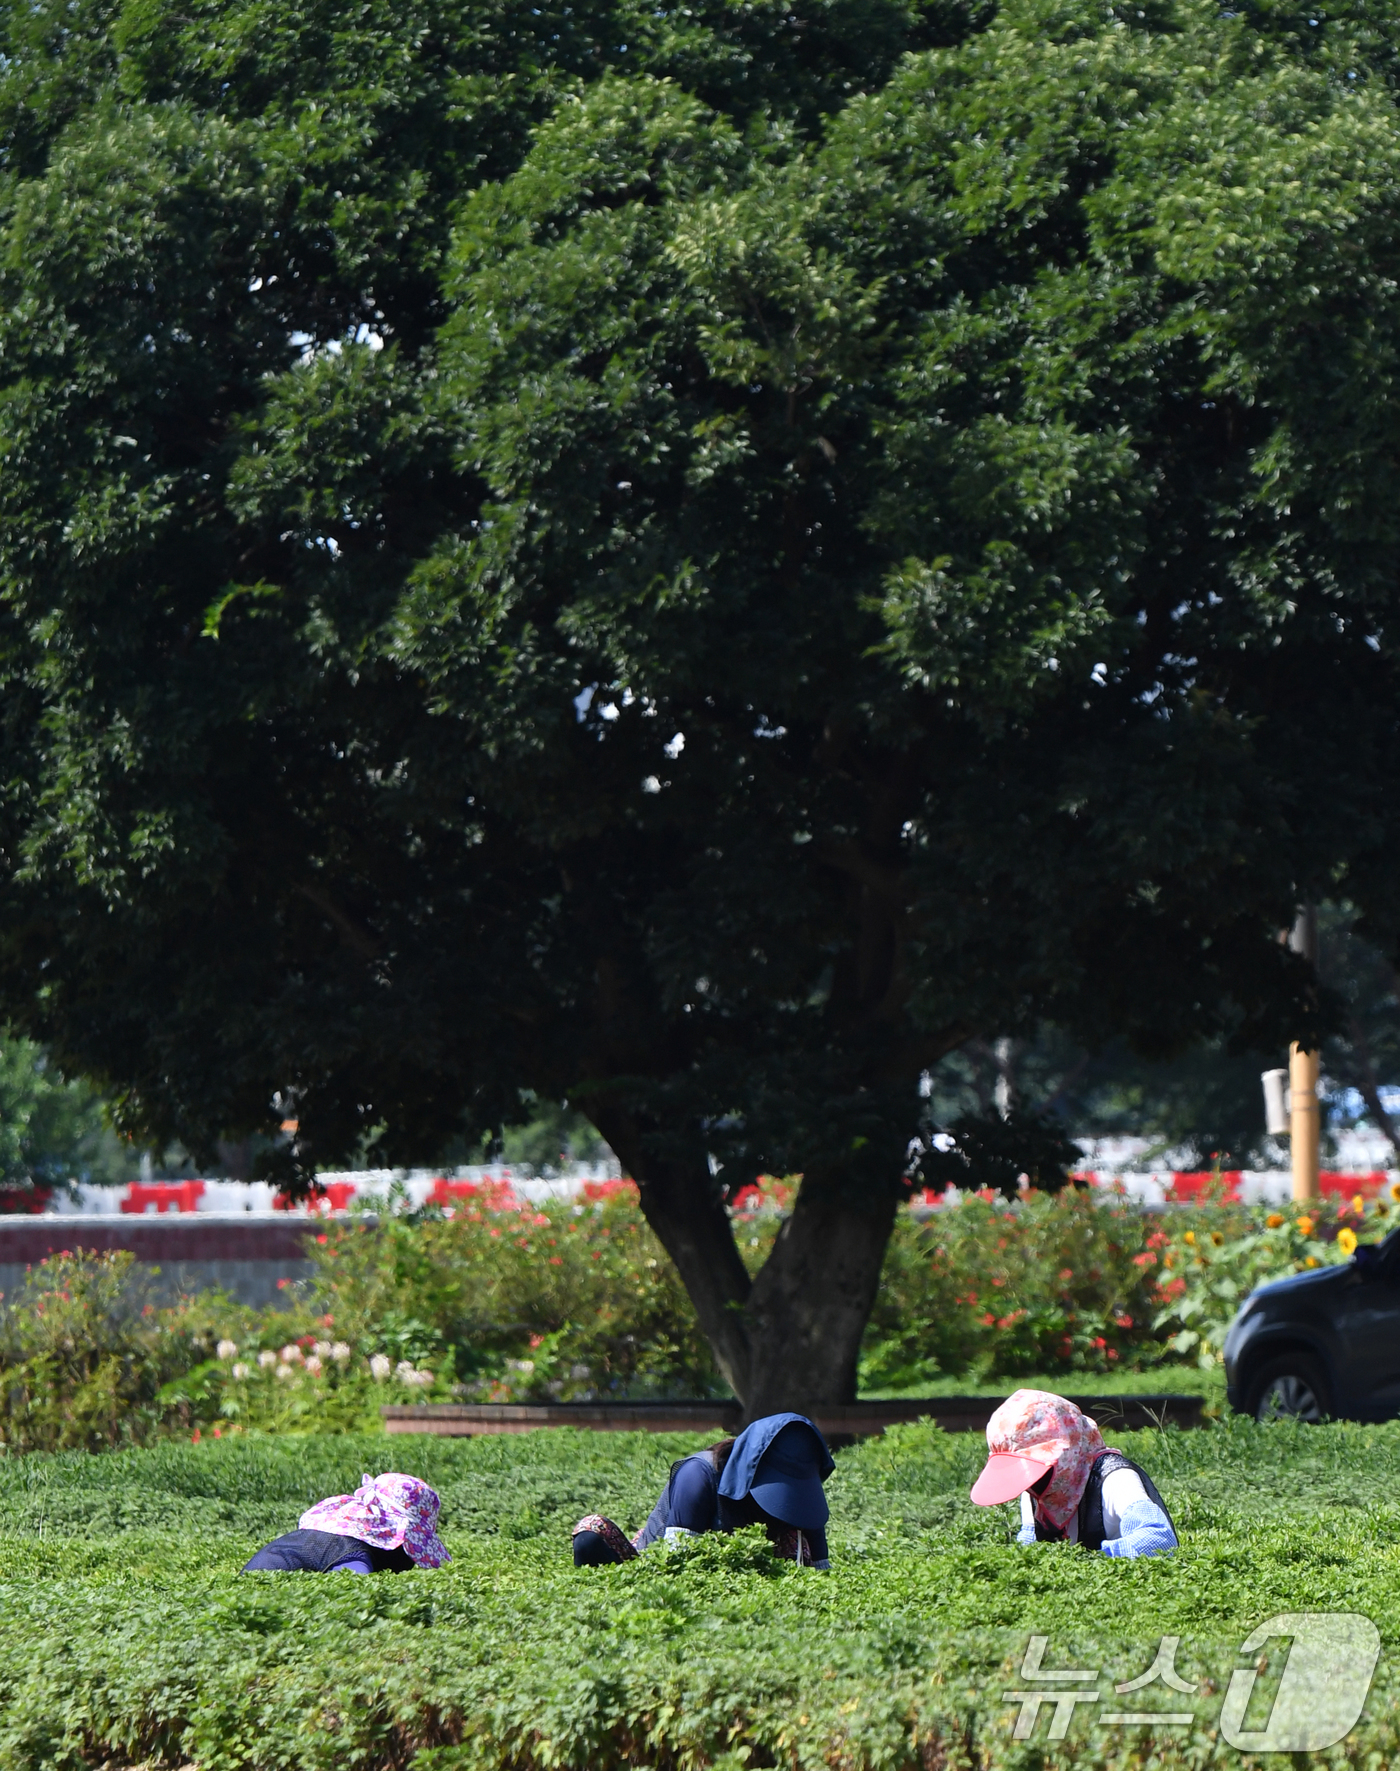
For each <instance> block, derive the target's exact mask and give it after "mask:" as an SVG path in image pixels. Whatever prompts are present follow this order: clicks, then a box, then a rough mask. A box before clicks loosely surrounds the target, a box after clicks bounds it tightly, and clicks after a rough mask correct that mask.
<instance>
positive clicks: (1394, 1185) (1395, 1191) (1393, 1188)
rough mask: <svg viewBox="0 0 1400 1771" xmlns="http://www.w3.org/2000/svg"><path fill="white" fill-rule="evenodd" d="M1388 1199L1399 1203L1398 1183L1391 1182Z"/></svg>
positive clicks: (1399, 1189)
mask: <svg viewBox="0 0 1400 1771" xmlns="http://www.w3.org/2000/svg"><path fill="white" fill-rule="evenodd" d="M1390 1197H1391V1198H1392V1199H1394V1200H1396V1201H1397V1202H1400V1181H1392V1182H1391V1183H1390Z"/></svg>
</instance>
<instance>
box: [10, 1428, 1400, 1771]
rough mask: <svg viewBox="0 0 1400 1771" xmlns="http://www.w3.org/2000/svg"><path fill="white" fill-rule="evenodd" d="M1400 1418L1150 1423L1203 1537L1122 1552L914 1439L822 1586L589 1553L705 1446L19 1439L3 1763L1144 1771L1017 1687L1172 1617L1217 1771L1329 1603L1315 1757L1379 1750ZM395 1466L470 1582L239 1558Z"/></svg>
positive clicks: (1168, 1757)
mask: <svg viewBox="0 0 1400 1771" xmlns="http://www.w3.org/2000/svg"><path fill="white" fill-rule="evenodd" d="M1398 1435H1400V1429H1397V1428H1396V1427H1395V1426H1393V1425H1392V1426H1386V1427H1366V1428H1360V1427H1346V1426H1331V1427H1324V1428H1316V1429H1309V1428H1300V1427H1298V1426H1296V1425H1295V1424H1293V1423H1280V1424H1277V1425H1272V1426H1269V1427H1257V1426H1255V1425H1254V1424H1253V1423H1252V1422H1234V1423H1230V1424H1229V1425H1222V1426H1217V1427H1212V1428H1209V1429H1206V1430H1203V1431H1200V1432H1196V1433H1192V1434H1181V1433H1177V1432H1167V1433H1143V1434H1129V1435H1123V1436H1121V1443H1122V1445H1123V1448H1124V1449H1125V1450H1126V1451H1127V1452H1128V1454H1129V1455H1130V1456H1133V1457H1135V1458H1137V1459H1138V1460H1140V1461H1141V1462H1142V1463H1143V1464H1144V1466H1145V1467H1146V1468H1147V1469H1148V1470H1150V1471H1151V1472H1152V1474H1153V1476H1154V1479H1155V1480H1156V1481H1157V1482H1158V1484H1159V1486H1160V1487H1161V1488H1162V1490H1163V1492H1164V1495H1165V1497H1166V1499H1167V1501H1168V1504H1169V1505H1170V1506H1171V1508H1172V1510H1173V1512H1174V1514H1175V1516H1176V1518H1177V1520H1178V1522H1179V1524H1180V1526H1181V1529H1182V1533H1183V1546H1182V1548H1181V1550H1180V1551H1179V1552H1178V1554H1177V1555H1176V1556H1175V1557H1174V1558H1172V1559H1171V1560H1169V1561H1157V1562H1147V1563H1117V1562H1112V1561H1110V1560H1109V1559H1107V1558H1102V1557H1099V1558H1089V1557H1087V1556H1085V1555H1083V1554H1082V1553H1080V1552H1079V1551H1077V1550H1075V1549H1072V1548H1071V1547H1069V1546H1037V1547H1036V1548H1034V1549H1031V1550H1026V1549H1022V1548H1020V1547H1019V1546H1017V1545H1016V1544H1015V1543H1014V1542H1012V1541H1011V1532H1012V1523H1013V1521H1012V1518H1011V1517H1010V1515H1011V1514H1012V1513H1013V1512H1014V1509H1010V1508H994V1509H990V1510H988V1511H980V1510H977V1509H974V1508H973V1507H971V1505H970V1504H969V1502H968V1500H967V1490H968V1487H969V1485H970V1483H971V1481H972V1479H973V1476H974V1474H975V1472H976V1470H977V1468H978V1466H979V1464H980V1461H981V1454H982V1449H983V1448H982V1446H981V1443H980V1438H979V1436H978V1435H976V1434H958V1435H945V1434H941V1433H938V1432H936V1431H932V1430H930V1429H929V1428H928V1427H927V1426H912V1427H907V1428H900V1429H897V1430H895V1431H893V1432H891V1433H887V1434H886V1435H885V1436H884V1438H883V1439H879V1440H872V1441H868V1442H866V1443H864V1444H862V1445H859V1446H857V1447H854V1448H852V1449H850V1450H847V1451H843V1452H839V1453H838V1454H837V1470H836V1474H835V1475H834V1476H833V1478H832V1479H831V1482H830V1483H829V1485H828V1492H829V1494H830V1498H831V1503H832V1514H833V1517H832V1525H831V1542H832V1551H833V1571H832V1573H831V1574H830V1575H829V1576H825V1577H823V1576H818V1575H813V1574H809V1573H803V1572H800V1571H798V1570H796V1569H794V1568H793V1567H792V1566H791V1565H790V1564H780V1563H778V1562H776V1561H775V1560H774V1559H773V1558H772V1557H771V1556H770V1555H769V1553H768V1551H767V1549H766V1547H765V1546H764V1544H763V1543H762V1542H761V1541H760V1540H759V1539H758V1537H757V1534H752V1533H747V1534H740V1535H738V1536H737V1537H735V1538H733V1539H730V1540H705V1541H702V1542H701V1543H699V1544H697V1545H695V1546H694V1547H693V1548H691V1549H689V1550H687V1551H685V1552H683V1553H679V1554H672V1555H667V1554H665V1553H664V1552H661V1551H656V1552H653V1553H652V1554H649V1555H647V1556H645V1557H643V1558H641V1559H640V1560H639V1561H637V1562H635V1563H631V1564H628V1565H627V1566H625V1567H621V1568H614V1569H604V1570H575V1569H574V1568H573V1567H572V1566H571V1565H570V1559H569V1554H568V1531H569V1526H570V1525H571V1524H572V1522H573V1520H574V1519H575V1518H576V1517H578V1515H579V1514H580V1513H582V1512H584V1511H589V1510H593V1509H594V1508H595V1507H596V1508H599V1509H601V1510H603V1511H605V1512H607V1513H609V1514H610V1515H615V1516H616V1517H617V1518H618V1519H619V1520H620V1521H622V1522H623V1523H625V1524H626V1525H627V1526H629V1527H631V1526H634V1525H635V1524H636V1523H638V1522H640V1519H641V1518H642V1516H643V1515H644V1513H645V1511H646V1510H647V1509H648V1508H649V1506H650V1505H651V1502H652V1500H653V1499H654V1497H655V1494H656V1492H657V1491H658V1490H659V1488H660V1487H661V1484H662V1482H663V1481H664V1480H665V1476H666V1471H667V1467H668V1465H669V1463H670V1461H671V1460H672V1459H673V1458H675V1457H677V1456H679V1455H681V1454H683V1453H684V1452H685V1451H688V1450H690V1449H692V1448H693V1447H694V1446H695V1445H696V1444H697V1443H698V1441H696V1440H694V1439H685V1438H681V1437H672V1436H657V1437H651V1436H647V1435H625V1434H596V1435H589V1434H579V1433H569V1432H563V1433H539V1434H531V1435H528V1436H526V1437H524V1438H511V1439H478V1440H474V1441H443V1440H430V1439H412V1438H406V1439H401V1440H397V1441H395V1442H394V1443H393V1445H392V1446H388V1445H386V1444H385V1442H383V1441H375V1440H373V1439H364V1440H356V1439H353V1438H349V1439H347V1438H341V1439H303V1440H299V1441H297V1442H296V1443H295V1444H292V1443H288V1442H279V1441H273V1440H257V1439H244V1440H241V1441H239V1442H237V1443H235V1444H224V1445H220V1446H211V1445H208V1444H204V1445H200V1446H197V1447H191V1446H189V1445H169V1446H164V1447H161V1448H159V1449H158V1450H155V1451H147V1452H130V1453H119V1454H117V1455H115V1456H110V1457H104V1458H83V1457H76V1456H71V1455H70V1456H61V1457H56V1458H23V1459H21V1458H13V1459H7V1460H0V1518H3V1520H4V1532H3V1534H0V1596H3V1600H4V1603H3V1604H0V1666H3V1668H4V1673H3V1680H4V1693H5V1727H4V1734H3V1741H0V1754H3V1758H2V1759H0V1763H3V1764H4V1765H5V1766H6V1771H40V1767H42V1768H43V1771H50V1768H51V1767H52V1768H56V1771H80V1768H82V1767H86V1766H90V1765H94V1764H100V1763H103V1762H107V1763H116V1764H120V1763H123V1762H125V1763H128V1764H134V1763H144V1764H147V1765H150V1766H152V1767H168V1768H170V1771H174V1767H176V1766H180V1765H184V1764H188V1763H196V1764H198V1765H199V1766H200V1767H201V1771H234V1768H235V1767H236V1768H237V1771H323V1768H324V1767H326V1766H329V1765H337V1766H339V1765H346V1764H357V1763H364V1764H372V1765H382V1764H388V1763H408V1762H412V1763H413V1764H414V1765H415V1766H418V1767H423V1768H427V1771H462V1768H465V1767H468V1766H470V1767H474V1768H475V1771H558V1767H560V1766H583V1765H587V1766H589V1767H592V1768H597V1771H622V1768H624V1767H643V1766H656V1765H658V1764H659V1765H671V1766H692V1767H696V1768H697V1771H698V1768H700V1767H705V1766H712V1767H723V1768H725V1771H729V1768H731V1767H735V1768H737V1767H738V1766H739V1765H741V1764H752V1763H754V1762H757V1763H760V1764H761V1763H763V1762H764V1761H769V1762H778V1763H782V1764H791V1765H796V1766H798V1767H802V1768H804V1771H807V1768H810V1771H817V1768H818V1767H822V1766H829V1765H831V1764H839V1765H842V1766H848V1767H850V1768H851V1771H897V1768H898V1771H903V1768H905V1767H910V1768H912V1767H915V1766H920V1765H928V1764H930V1763H932V1764H942V1765H945V1766H949V1767H962V1768H966V1771H972V1768H973V1767H975V1768H976V1771H1025V1768H1026V1767H1027V1766H1028V1765H1029V1764H1034V1765H1035V1766H1036V1767H1037V1771H1069V1767H1071V1766H1074V1767H1077V1768H1079V1767H1089V1768H1090V1771H1100V1768H1102V1771H1131V1768H1132V1767H1135V1766H1140V1765H1141V1764H1142V1763H1143V1761H1144V1748H1145V1745H1146V1739H1145V1737H1144V1735H1143V1733H1142V1732H1140V1731H1138V1730H1133V1731H1128V1730H1120V1729H1111V1728H1099V1727H1095V1726H1094V1725H1093V1718H1092V1716H1086V1715H1085V1714H1084V1712H1083V1711H1082V1710H1080V1711H1079V1712H1078V1713H1077V1714H1076V1717H1075V1719H1074V1722H1073V1725H1072V1727H1071V1730H1070V1733H1069V1736H1068V1737H1067V1738H1066V1739H1065V1741H1064V1742H1062V1743H1061V1744H1059V1745H1056V1744H1055V1743H1053V1742H1048V1741H1046V1740H1045V1739H1044V1738H1043V1736H1044V1734H1045V1729H1046V1723H1045V1719H1044V1717H1042V1719H1041V1723H1040V1727H1039V1729H1038V1731H1037V1733H1038V1738H1037V1739H1036V1741H1034V1742H1033V1743H1030V1744H1031V1748H1032V1751H1033V1753H1034V1758H1028V1756H1027V1749H1026V1747H1025V1746H1022V1745H1018V1743H1016V1742H1015V1741H1014V1740H1012V1739H1011V1737H1010V1731H1011V1724H1012V1721H1013V1720H1014V1717H1015V1713H1016V1711H1015V1708H1014V1706H1011V1705H1008V1704H1007V1703H1006V1702H1005V1701H1004V1700H1003V1696H1002V1694H1003V1692H1004V1691H1005V1690H1007V1689H1012V1688H1016V1687H1017V1686H1018V1684H1019V1681H1018V1680H1017V1678H1016V1676H1015V1675H1016V1671H1017V1669H1018V1668H1019V1666H1020V1662H1021V1659H1022V1656H1023V1655H1024V1653H1025V1650H1026V1644H1027V1640H1028V1638H1029V1636H1030V1635H1032V1634H1044V1635H1048V1636H1049V1637H1050V1651H1049V1654H1048V1655H1047V1664H1053V1665H1055V1666H1057V1667H1071V1668H1089V1669H1094V1670H1097V1671H1101V1674H1102V1680H1103V1681H1108V1680H1114V1681H1124V1680H1127V1679H1130V1678H1133V1677H1135V1676H1136V1675H1138V1674H1140V1673H1141V1672H1143V1671H1144V1670H1145V1669H1146V1668H1147V1667H1148V1666H1149V1664H1150V1663H1151V1661H1152V1659H1153V1657H1154V1656H1155V1654H1156V1651H1157V1647H1158V1643H1159V1642H1160V1639H1161V1637H1162V1636H1163V1635H1164V1634H1172V1635H1178V1636H1180V1638H1181V1646H1180V1650H1179V1653H1178V1658H1177V1663H1176V1664H1177V1669H1178V1672H1179V1673H1180V1674H1182V1675H1183V1676H1184V1677H1185V1678H1186V1679H1187V1680H1190V1681H1199V1683H1198V1685H1197V1689H1196V1690H1195V1692H1194V1693H1191V1694H1188V1695H1185V1696H1179V1695H1178V1694H1177V1693H1172V1694H1171V1699H1170V1708H1171V1709H1172V1710H1181V1709H1185V1710H1188V1711H1190V1712H1191V1713H1192V1714H1193V1715H1194V1718H1195V1720H1194V1723H1193V1725H1192V1726H1191V1727H1190V1728H1188V1729H1171V1730H1168V1729H1165V1728H1164V1729H1161V1730H1159V1731H1155V1733H1154V1734H1153V1735H1152V1736H1151V1737H1150V1738H1151V1751H1152V1762H1153V1763H1154V1764H1156V1765H1159V1766H1161V1767H1162V1768H1163V1771H1186V1768H1187V1767H1191V1768H1193V1771H1202V1768H1205V1767H1214V1766H1217V1765H1219V1766H1222V1767H1224V1766H1227V1765H1236V1764H1239V1763H1241V1760H1240V1758H1239V1755H1237V1754H1236V1753H1235V1752H1234V1751H1233V1749H1230V1748H1228V1747H1227V1746H1226V1745H1225V1744H1224V1743H1223V1741H1221V1740H1220V1739H1219V1738H1218V1730H1217V1728H1216V1721H1217V1718H1218V1715H1219V1710H1220V1703H1221V1699H1222V1695H1223V1691H1224V1688H1225V1686H1226V1685H1227V1684H1228V1680H1229V1674H1230V1672H1231V1670H1232V1669H1233V1668H1234V1666H1235V1665H1236V1664H1237V1662H1238V1654H1237V1650H1238V1647H1239V1644H1240V1642H1241V1641H1242V1640H1243V1639H1244V1637H1245V1635H1246V1633H1247V1632H1248V1631H1249V1630H1250V1629H1252V1628H1253V1627H1254V1626H1255V1625H1257V1623H1258V1622H1259V1621H1260V1620H1261V1619H1262V1618H1265V1617H1268V1616H1270V1615H1272V1614H1275V1613H1278V1612H1281V1611H1290V1610H1298V1609H1314V1610H1322V1611H1351V1610H1356V1611H1361V1612H1364V1613H1365V1614H1366V1615H1368V1616H1370V1617H1372V1618H1374V1619H1375V1621H1376V1623H1377V1624H1378V1625H1379V1627H1380V1630H1381V1633H1382V1637H1383V1639H1384V1641H1385V1644H1386V1652H1385V1653H1384V1654H1383V1656H1382V1662H1381V1666H1380V1668H1379V1670H1378V1675H1377V1681H1376V1684H1375V1687H1374V1688H1373V1691H1372V1695H1371V1698H1370V1701H1369V1703H1368V1705H1367V1708H1366V1710H1365V1712H1364V1714H1363V1717H1362V1720H1361V1723H1360V1724H1359V1726H1358V1729H1357V1731H1356V1732H1355V1733H1354V1734H1353V1735H1352V1736H1351V1737H1350V1739H1349V1740H1348V1741H1347V1743H1346V1745H1345V1747H1343V1748H1341V1749H1338V1750H1337V1751H1335V1752H1334V1753H1331V1754H1327V1755H1319V1756H1318V1762H1319V1763H1321V1764H1324V1765H1332V1766H1342V1765H1347V1764H1368V1763H1369V1764H1377V1765H1379V1764H1386V1763H1390V1762H1392V1761H1393V1760H1394V1757H1395V1755H1396V1750H1397V1706H1398V1705H1400V1690H1397V1686H1396V1680H1395V1671H1394V1667H1393V1664H1392V1656H1391V1653H1390V1649H1391V1647H1392V1645H1393V1643H1394V1641H1395V1640H1396V1638H1397V1635H1400V1610H1397V1602H1396V1596H1395V1583H1394V1580H1393V1578H1392V1570H1391V1556H1392V1552H1391V1549H1390V1547H1389V1546H1390V1544H1391V1541H1392V1540H1393V1537H1394V1533H1395V1527H1396V1509H1395V1502H1394V1492H1393V1487H1394V1484H1393V1476H1394V1463H1395V1457H1396V1451H1397V1436H1398ZM388 1452H392V1456H391V1457H386V1453H388ZM386 1462H392V1463H393V1464H394V1465H396V1466H397V1467H399V1468H405V1469H409V1470H412V1471H414V1472H415V1473H417V1474H419V1475H421V1476H423V1477H425V1478H426V1479H428V1480H429V1481H431V1482H432V1483H433V1484H434V1485H435V1486H436V1487H437V1488H438V1490H439V1491H440V1493H441V1494H442V1497H443V1503H444V1506H443V1527H444V1534H445V1536H446V1539H447V1543H448V1546H449V1548H450V1549H451V1551H452V1554H453V1557H454V1560H453V1562H452V1563H451V1564H450V1565H449V1566H448V1567H446V1568H444V1569H441V1570H438V1571H436V1572H432V1573H424V1572H418V1573H414V1574H410V1575H403V1576H382V1577H378V1578H377V1579H374V1580H373V1581H366V1580H356V1579H354V1578H353V1577H348V1576H347V1577H345V1578H344V1579H343V1580H336V1579H333V1578H329V1577H326V1578H305V1577H295V1576H285V1575H260V1576H245V1577H240V1576H237V1575H236V1573H235V1570H236V1569H237V1568H238V1567H239V1566H240V1564H241V1562H242V1561H243V1560H244V1559H245V1557H246V1556H247V1555H248V1554H249V1553H250V1552H251V1551H252V1549H254V1548H255V1547H256V1546H257V1545H258V1544H259V1543H261V1542H264V1541H266V1540H267V1539H268V1538H269V1537H271V1536H273V1535H275V1534H277V1533H278V1532H280V1531H283V1530H286V1529H288V1528H290V1527H291V1526H292V1525H294V1524H295V1522H296V1518H297V1516H298V1514H299V1513H300V1512H301V1511H302V1510H303V1509H304V1508H305V1507H306V1506H307V1505H309V1504H310V1503H311V1502H313V1501H314V1500H317V1499H320V1498H321V1497H322V1496H324V1495H326V1494H330V1493H335V1492H338V1491H344V1490H345V1489H347V1488H349V1487H352V1486H353V1485H354V1484H355V1483H356V1482H357V1481H358V1480H359V1477H360V1474H361V1471H362V1470H366V1469H372V1470H378V1469H380V1468H382V1467H384V1465H385V1463H386ZM1274 1673H1275V1676H1276V1674H1277V1667H1276V1666H1275V1668H1274ZM1098 1688H1099V1689H1107V1688H1108V1687H1107V1686H1106V1685H1105V1684H1104V1683H1102V1682H1101V1683H1100V1685H1099V1687H1098ZM1139 1701H1140V1702H1141V1703H1142V1705H1143V1707H1145V1708H1146V1707H1157V1706H1158V1703H1159V1698H1158V1697H1157V1696H1156V1695H1154V1693H1152V1692H1144V1694H1143V1696H1142V1698H1141V1699H1139ZM1161 1707H1167V1706H1166V1705H1161ZM1244 1762H1245V1763H1249V1762H1251V1761H1248V1760H1246V1761H1244Z"/></svg>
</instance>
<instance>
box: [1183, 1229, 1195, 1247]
mask: <svg viewBox="0 0 1400 1771" xmlns="http://www.w3.org/2000/svg"><path fill="white" fill-rule="evenodd" d="M1185 1240H1186V1241H1187V1242H1189V1243H1190V1245H1191V1247H1192V1248H1194V1247H1195V1246H1196V1232H1195V1231H1194V1230H1188V1231H1187V1232H1186V1237H1185Z"/></svg>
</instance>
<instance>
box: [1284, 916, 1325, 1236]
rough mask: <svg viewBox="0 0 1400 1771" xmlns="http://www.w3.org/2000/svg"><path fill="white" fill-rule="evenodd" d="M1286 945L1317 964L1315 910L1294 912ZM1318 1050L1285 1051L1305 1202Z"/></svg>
mask: <svg viewBox="0 0 1400 1771" xmlns="http://www.w3.org/2000/svg"><path fill="white" fill-rule="evenodd" d="M1288 945H1289V946H1290V947H1291V948H1292V949H1293V951H1294V952H1295V953H1297V954H1301V956H1302V957H1303V958H1304V959H1306V960H1307V962H1308V964H1309V965H1311V966H1312V967H1313V968H1314V970H1315V969H1316V967H1317V911H1316V910H1315V909H1314V908H1313V907H1312V905H1311V904H1309V905H1306V906H1305V907H1304V908H1303V909H1301V910H1300V911H1299V912H1298V919H1297V921H1296V922H1295V923H1294V924H1293V932H1292V933H1291V934H1290V935H1289V937H1288ZM1320 1059H1321V1053H1320V1052H1315V1051H1313V1052H1305V1051H1300V1050H1299V1048H1298V1046H1297V1044H1296V1042H1295V1043H1294V1044H1293V1045H1292V1046H1290V1047H1289V1052H1288V1091H1289V1096H1290V1102H1289V1122H1290V1138H1289V1141H1290V1143H1291V1145H1292V1154H1293V1197H1294V1199H1295V1201H1297V1202H1298V1203H1299V1204H1308V1203H1311V1202H1313V1201H1315V1200H1316V1199H1317V1196H1318V1178H1317V1177H1318V1167H1319V1159H1320V1152H1321V1146H1322V1115H1321V1111H1320V1109H1319V1107H1318V1102H1317V1075H1318V1067H1319V1062H1320Z"/></svg>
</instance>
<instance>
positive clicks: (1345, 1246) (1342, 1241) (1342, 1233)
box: [1337, 1230, 1356, 1256]
mask: <svg viewBox="0 0 1400 1771" xmlns="http://www.w3.org/2000/svg"><path fill="white" fill-rule="evenodd" d="M1337 1247H1338V1248H1340V1249H1341V1251H1342V1253H1343V1254H1344V1255H1347V1256H1351V1255H1354V1254H1355V1253H1356V1231H1355V1230H1338V1232H1337Z"/></svg>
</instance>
